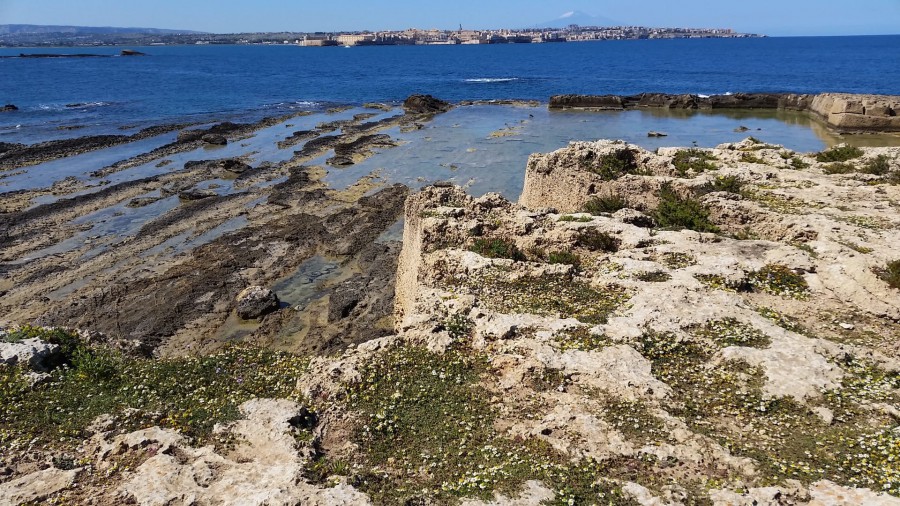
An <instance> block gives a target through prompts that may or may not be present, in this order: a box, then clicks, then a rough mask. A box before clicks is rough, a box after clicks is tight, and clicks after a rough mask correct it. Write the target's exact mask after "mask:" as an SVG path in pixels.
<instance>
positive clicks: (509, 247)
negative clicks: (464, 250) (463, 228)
mask: <svg viewBox="0 0 900 506" xmlns="http://www.w3.org/2000/svg"><path fill="white" fill-rule="evenodd" d="M469 251H473V252H475V253H478V254H479V255H481V256H483V257H485V258H505V259H509V260H513V261H516V262H522V261H525V259H526V258H525V254H524V253H522V250H520V249H519V248H518V246H516V243H515V242H513V241H508V240H505V239H475V242H473V243H472V246H471V247H469Z"/></svg>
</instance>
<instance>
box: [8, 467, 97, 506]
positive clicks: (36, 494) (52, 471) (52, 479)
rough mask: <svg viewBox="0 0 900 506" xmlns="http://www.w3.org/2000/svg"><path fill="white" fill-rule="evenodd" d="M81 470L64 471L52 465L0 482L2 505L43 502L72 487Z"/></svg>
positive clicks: (14, 505)
mask: <svg viewBox="0 0 900 506" xmlns="http://www.w3.org/2000/svg"><path fill="white" fill-rule="evenodd" d="M79 472H81V470H80V469H72V470H69V471H63V470H61V469H56V468H53V467H51V468H49V469H45V470H43V471H38V472H36V473H32V474H29V475H26V476H22V477H21V478H16V479H14V480H12V481H8V482H6V483H0V506H18V505H20V504H24V503H35V502H42V501H43V500H44V499H46V498H48V497H50V496H51V495H53V494H55V493H57V492H60V491H62V490H65V489H67V488H69V487H71V486H72V485H73V484H74V483H75V478H76V477H77V476H78V473H79Z"/></svg>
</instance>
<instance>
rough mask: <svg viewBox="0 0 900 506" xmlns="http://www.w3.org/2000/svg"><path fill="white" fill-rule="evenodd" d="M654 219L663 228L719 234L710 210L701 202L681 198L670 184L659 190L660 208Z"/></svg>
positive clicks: (657, 209)
mask: <svg viewBox="0 0 900 506" xmlns="http://www.w3.org/2000/svg"><path fill="white" fill-rule="evenodd" d="M654 218H656V222H657V223H659V226H660V227H662V228H671V229H685V228H686V229H689V230H695V231H697V232H713V233H715V232H718V231H719V227H717V226H716V225H715V224H713V223H712V222H711V221H710V220H709V209H707V208H706V206H704V205H703V204H702V203H700V201H698V200H696V199H693V198H690V197H681V196H680V195H678V193H676V192H675V190H673V189H672V186H671V185H670V184H668V183H667V184H664V185H663V186H662V187H661V188H660V190H659V207H657V208H656V212H655V213H654Z"/></svg>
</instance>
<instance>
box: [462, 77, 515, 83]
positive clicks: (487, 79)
mask: <svg viewBox="0 0 900 506" xmlns="http://www.w3.org/2000/svg"><path fill="white" fill-rule="evenodd" d="M518 80H519V78H518V77H478V78H475V79H466V80H465V81H466V82H467V83H510V82H513V81H518Z"/></svg>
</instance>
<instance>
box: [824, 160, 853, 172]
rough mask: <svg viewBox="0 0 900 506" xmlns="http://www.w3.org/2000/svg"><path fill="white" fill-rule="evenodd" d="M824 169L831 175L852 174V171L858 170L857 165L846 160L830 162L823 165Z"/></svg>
mask: <svg viewBox="0 0 900 506" xmlns="http://www.w3.org/2000/svg"><path fill="white" fill-rule="evenodd" d="M822 170H823V171H825V173H826V174H829V175H834V174H850V173H851V172H856V171H857V169H856V166H854V165H853V164H850V163H844V162H835V163H829V164H828V165H826V166H824V167H822Z"/></svg>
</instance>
